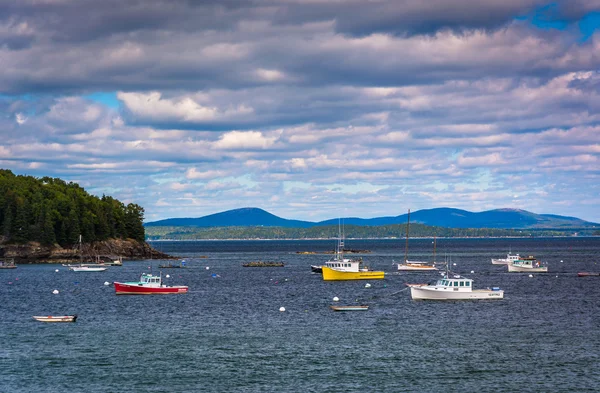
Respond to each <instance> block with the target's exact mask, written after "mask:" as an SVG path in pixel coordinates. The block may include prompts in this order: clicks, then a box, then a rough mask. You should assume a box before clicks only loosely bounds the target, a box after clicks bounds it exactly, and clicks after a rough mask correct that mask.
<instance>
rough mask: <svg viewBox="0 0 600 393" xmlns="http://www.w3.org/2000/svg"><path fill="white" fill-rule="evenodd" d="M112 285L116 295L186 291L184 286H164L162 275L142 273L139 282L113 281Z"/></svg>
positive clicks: (163, 293)
mask: <svg viewBox="0 0 600 393" xmlns="http://www.w3.org/2000/svg"><path fill="white" fill-rule="evenodd" d="M113 284H114V287H115V293H116V294H117V295H169V294H179V293H187V291H188V287H187V286H185V285H173V286H170V285H165V284H163V283H162V275H159V276H155V275H152V274H149V273H142V276H141V277H140V281H134V282H117V281H115V282H114V283H113Z"/></svg>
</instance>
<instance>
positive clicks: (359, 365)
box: [0, 238, 600, 392]
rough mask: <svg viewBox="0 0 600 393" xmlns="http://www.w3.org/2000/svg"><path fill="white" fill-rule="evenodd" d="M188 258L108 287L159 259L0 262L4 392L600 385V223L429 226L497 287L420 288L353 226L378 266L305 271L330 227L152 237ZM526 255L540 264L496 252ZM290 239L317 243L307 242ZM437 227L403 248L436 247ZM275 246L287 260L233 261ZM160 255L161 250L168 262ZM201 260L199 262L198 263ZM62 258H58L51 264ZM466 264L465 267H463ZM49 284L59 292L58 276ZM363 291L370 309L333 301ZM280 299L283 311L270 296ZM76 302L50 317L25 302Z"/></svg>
mask: <svg viewBox="0 0 600 393" xmlns="http://www.w3.org/2000/svg"><path fill="white" fill-rule="evenodd" d="M154 246H155V247H156V248H158V249H160V250H162V251H164V252H168V253H171V254H175V255H179V256H182V257H183V258H185V260H186V262H187V266H188V268H186V269H165V270H163V275H164V274H169V275H171V277H170V278H168V279H166V280H167V281H168V282H169V283H171V284H185V285H189V287H190V292H189V293H188V294H186V295H172V296H116V295H115V294H114V288H113V287H112V286H106V285H104V283H105V282H111V283H112V282H113V281H135V280H137V279H138V278H139V275H140V273H141V272H145V271H149V268H151V269H152V270H153V271H154V272H156V271H158V265H159V264H160V263H161V261H150V260H147V261H125V263H124V266H122V267H111V268H109V270H108V271H106V272H100V273H89V272H70V271H68V270H67V269H66V268H65V267H62V266H59V265H20V266H19V267H18V268H17V269H13V270H0V300H1V303H0V311H1V312H2V320H1V322H0V370H1V371H0V392H64V391H67V390H68V391H73V392H123V391H127V392H359V391H360V392H436V391H443V392H486V391H488V392H586V391H587V392H597V391H598V389H599V386H600V373H599V372H598V364H599V361H600V359H599V355H600V349H599V348H600V330H599V328H600V289H599V288H600V277H587V278H582V277H577V272H579V271H595V272H598V271H600V239H598V238H559V239H438V241H437V247H436V250H437V257H436V258H437V260H443V259H447V260H449V261H450V264H451V265H454V264H456V266H452V267H453V270H454V271H456V272H458V273H461V274H464V275H465V276H468V277H470V278H473V279H474V280H475V284H474V285H475V287H476V288H483V287H491V286H499V287H501V288H503V289H504V290H505V299H503V300H499V301H498V300H497V301H467V302H426V301H425V302H415V301H412V300H411V299H410V293H409V291H408V290H407V289H406V288H407V287H406V285H405V284H406V283H419V282H429V281H431V280H433V279H435V278H437V277H438V274H437V273H416V274H415V273H402V274H399V273H398V271H397V269H396V265H395V264H394V261H396V262H399V261H402V260H403V258H404V241H402V240H347V241H346V247H348V248H353V249H362V250H370V251H371V252H370V253H365V254H362V257H363V259H364V261H365V262H366V263H367V264H368V265H370V266H371V267H372V268H374V269H377V270H384V271H385V272H386V278H385V279H384V280H375V281H369V283H370V284H371V287H370V288H365V283H366V282H365V281H347V282H324V281H323V280H322V278H321V277H320V276H319V275H316V274H313V273H311V271H310V265H311V264H321V263H322V262H324V261H325V260H326V259H327V258H328V256H327V255H325V254H323V252H324V251H327V250H332V249H333V248H334V246H335V241H334V240H330V241H324V240H323V241H206V242H161V243H155V244H154ZM509 249H511V250H512V251H513V252H515V253H516V252H519V253H521V255H535V256H536V257H538V258H539V259H541V260H543V261H546V262H547V263H548V265H549V270H550V272H549V273H548V274H534V276H533V277H529V275H528V274H526V273H525V274H521V273H507V272H506V267H504V266H498V265H492V264H491V263H490V259H491V258H492V257H494V258H498V257H503V256H505V255H506V253H507V252H508V250H509ZM297 251H315V252H317V254H308V255H302V254H297V253H296V252H297ZM432 251H433V245H432V241H431V239H414V240H413V239H411V242H410V250H409V254H410V257H411V259H420V260H428V259H429V260H431V259H432V258H433V256H432ZM256 260H263V261H277V262H284V263H285V267H283V268H277V267H275V268H244V267H242V263H245V262H250V261H256ZM163 263H164V262H163ZM207 267H208V269H207ZM56 269H58V272H56V271H55V270H56ZM471 271H473V273H471ZM54 289H58V290H59V291H60V293H59V294H57V295H54V294H52V291H53V290H54ZM335 296H337V297H339V298H340V302H339V304H357V303H358V304H368V305H370V308H369V310H368V311H364V312H348V313H339V312H334V311H332V310H331V309H330V308H329V306H330V305H331V304H333V302H332V299H333V297H335ZM280 307H285V309H286V311H285V312H280V311H279V308H280ZM52 314H55V315H56V314H77V315H78V316H79V318H78V320H77V322H76V323H63V324H47V323H41V322H37V321H35V320H33V319H32V316H33V315H52Z"/></svg>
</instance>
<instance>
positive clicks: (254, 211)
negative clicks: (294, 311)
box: [145, 207, 600, 229]
mask: <svg viewBox="0 0 600 393" xmlns="http://www.w3.org/2000/svg"><path fill="white" fill-rule="evenodd" d="M406 221H407V214H401V215H399V216H395V217H377V218H356V217H345V218H339V219H338V218H335V219H331V220H325V221H319V222H311V221H301V220H288V219H285V218H281V217H278V216H276V215H274V214H271V213H269V212H267V211H265V210H263V209H259V208H254V207H246V208H242V209H234V210H228V211H224V212H221V213H215V214H211V215H208V216H204V217H198V218H168V219H165V220H160V221H154V222H148V223H146V224H145V226H147V227H152V226H169V227H202V228H209V227H233V226H235V227H246V226H263V227H283V228H311V227H316V226H327V225H337V224H338V222H343V223H344V225H357V226H380V225H393V224H405V223H406ZM410 221H411V223H420V224H425V225H429V226H438V227H446V228H501V229H534V228H535V229H540V228H556V229H570V228H594V227H595V228H600V224H598V223H593V222H589V221H584V220H581V219H579V218H576V217H567V216H558V215H554V214H535V213H531V212H528V211H525V210H518V209H495V210H487V211H484V212H480V213H473V212H469V211H466V210H460V209H452V208H447V207H442V208H436V209H424V210H418V211H415V212H411V213H410Z"/></svg>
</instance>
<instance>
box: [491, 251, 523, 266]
mask: <svg viewBox="0 0 600 393" xmlns="http://www.w3.org/2000/svg"><path fill="white" fill-rule="evenodd" d="M519 258H520V257H519V254H516V255H513V254H511V253H510V252H509V253H508V254H506V258H492V265H508V264H509V263H513V262H514V261H516V260H518V259H519Z"/></svg>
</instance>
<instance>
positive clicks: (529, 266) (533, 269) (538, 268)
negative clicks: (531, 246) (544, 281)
mask: <svg viewBox="0 0 600 393" xmlns="http://www.w3.org/2000/svg"><path fill="white" fill-rule="evenodd" d="M507 266H508V271H509V272H511V273H514V272H517V273H547V272H548V266H544V265H543V264H542V263H541V262H540V261H538V260H537V259H536V258H535V257H533V256H531V255H530V256H528V257H523V258H519V259H517V260H516V261H514V262H511V263H510V264H508V265H507Z"/></svg>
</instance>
